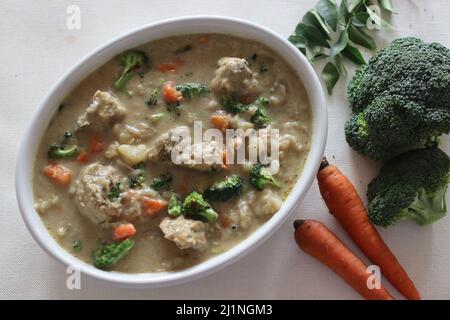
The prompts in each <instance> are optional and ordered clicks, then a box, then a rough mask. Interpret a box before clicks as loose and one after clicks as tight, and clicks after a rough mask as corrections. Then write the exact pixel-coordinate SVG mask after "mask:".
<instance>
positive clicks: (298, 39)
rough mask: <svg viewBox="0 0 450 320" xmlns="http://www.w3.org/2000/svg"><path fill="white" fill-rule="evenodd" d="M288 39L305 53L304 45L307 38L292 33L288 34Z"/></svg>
mask: <svg viewBox="0 0 450 320" xmlns="http://www.w3.org/2000/svg"><path fill="white" fill-rule="evenodd" d="M288 41H289V42H290V43H292V44H293V45H294V46H295V47H296V48H297V49H298V50H300V51H301V52H302V53H303V54H306V47H307V43H308V40H306V38H305V37H304V36H301V35H298V34H293V35H291V36H289V38H288Z"/></svg>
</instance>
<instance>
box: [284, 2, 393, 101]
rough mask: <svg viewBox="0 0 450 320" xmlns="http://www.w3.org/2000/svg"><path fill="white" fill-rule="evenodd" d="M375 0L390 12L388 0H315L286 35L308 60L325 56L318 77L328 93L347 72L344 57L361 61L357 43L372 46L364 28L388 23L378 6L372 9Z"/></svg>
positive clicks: (371, 48)
mask: <svg viewBox="0 0 450 320" xmlns="http://www.w3.org/2000/svg"><path fill="white" fill-rule="evenodd" d="M376 4H378V8H380V7H381V9H382V10H383V11H385V12H387V13H388V14H390V13H392V12H393V7H392V3H391V1H390V0H378V1H377V2H375V1H370V0H341V2H340V5H339V6H338V4H337V2H336V0H319V1H318V3H317V4H316V6H315V7H314V9H312V10H309V11H308V12H307V13H306V14H305V15H304V16H303V18H302V21H301V22H300V23H299V24H298V25H297V27H296V28H295V31H294V33H293V34H292V35H291V36H290V37H289V39H288V40H289V41H290V42H291V43H292V44H293V45H295V46H296V47H297V48H298V49H299V50H300V51H301V52H302V53H303V54H304V55H305V56H306V57H307V58H308V59H309V60H310V61H311V63H314V62H316V61H318V60H321V59H326V63H325V66H324V68H323V70H322V78H323V80H324V82H325V85H326V87H327V91H328V94H330V95H331V94H332V92H333V88H334V86H335V85H336V83H337V82H338V80H339V78H340V77H341V76H343V77H346V75H347V69H346V67H345V64H344V59H347V60H350V61H351V62H353V63H355V64H356V65H362V64H365V60H364V58H363V56H362V54H361V52H360V51H359V49H358V48H357V46H361V47H364V48H367V49H370V50H373V49H375V48H376V45H375V41H374V39H373V38H372V36H371V35H370V34H369V33H368V30H369V29H381V28H390V27H392V26H391V25H390V24H389V23H388V22H386V21H385V20H383V19H382V18H381V16H380V14H379V12H377V11H381V10H376V8H377V7H376ZM332 38H333V39H337V40H335V41H333V40H332Z"/></svg>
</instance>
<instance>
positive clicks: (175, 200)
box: [167, 193, 181, 217]
mask: <svg viewBox="0 0 450 320" xmlns="http://www.w3.org/2000/svg"><path fill="white" fill-rule="evenodd" d="M167 212H168V214H169V216H172V217H179V216H181V201H180V196H179V195H178V194H176V193H173V194H172V196H171V197H170V200H169V206H168V211H167Z"/></svg>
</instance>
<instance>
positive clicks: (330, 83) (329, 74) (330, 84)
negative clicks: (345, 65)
mask: <svg viewBox="0 0 450 320" xmlns="http://www.w3.org/2000/svg"><path fill="white" fill-rule="evenodd" d="M322 78H323V81H324V82H325V85H326V87H327V91H328V94H330V95H331V94H332V93H333V88H334V86H335V85H336V83H337V82H338V80H339V71H338V69H337V68H336V66H335V65H334V64H333V63H332V62H328V63H327V64H326V65H325V67H324V68H323V70H322Z"/></svg>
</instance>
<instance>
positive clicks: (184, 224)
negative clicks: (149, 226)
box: [159, 216, 207, 250]
mask: <svg viewBox="0 0 450 320" xmlns="http://www.w3.org/2000/svg"><path fill="white" fill-rule="evenodd" d="M159 227H160V229H161V230H162V232H163V233H164V238H166V239H167V240H170V241H173V242H174V243H175V244H176V245H177V247H178V248H180V249H181V250H185V249H189V248H192V249H195V250H203V249H205V248H206V246H207V240H206V235H205V229H206V226H205V224H204V223H203V222H201V221H197V220H191V219H186V218H184V217H183V216H180V217H178V218H176V219H172V218H169V217H166V218H164V219H163V220H162V221H161V223H160V224H159Z"/></svg>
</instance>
